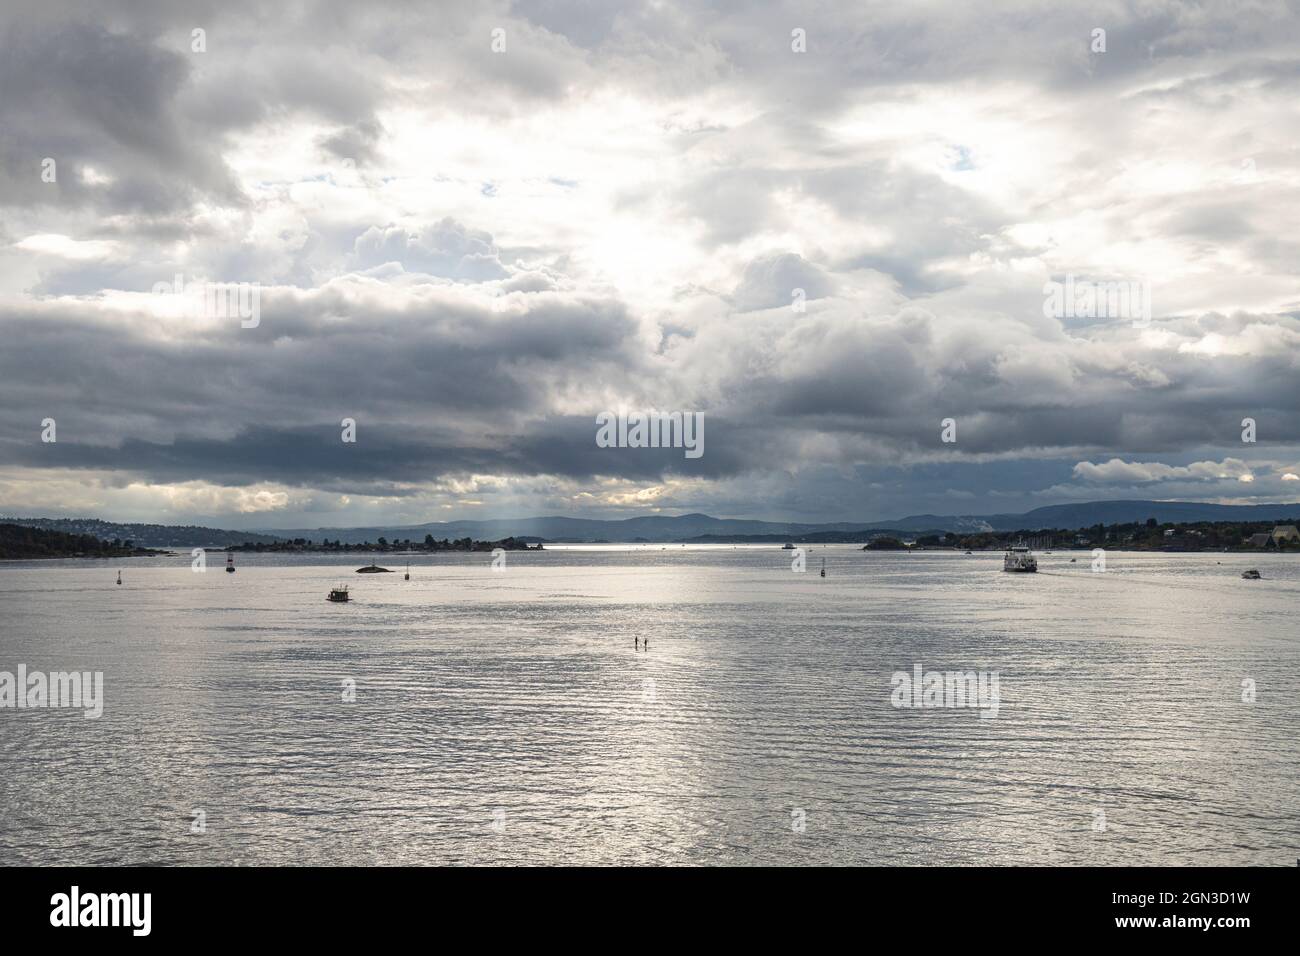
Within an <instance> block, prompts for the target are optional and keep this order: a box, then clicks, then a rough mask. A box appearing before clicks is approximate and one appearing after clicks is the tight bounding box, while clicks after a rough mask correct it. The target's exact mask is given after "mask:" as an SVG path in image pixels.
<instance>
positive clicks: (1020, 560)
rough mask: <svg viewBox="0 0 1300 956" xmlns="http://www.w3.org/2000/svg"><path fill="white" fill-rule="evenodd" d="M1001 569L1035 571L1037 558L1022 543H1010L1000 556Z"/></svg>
mask: <svg viewBox="0 0 1300 956" xmlns="http://www.w3.org/2000/svg"><path fill="white" fill-rule="evenodd" d="M1002 570H1003V571H1037V570H1038V559H1037V558H1035V557H1034V553H1033V552H1032V551H1030V550H1029V548H1027V547H1026V546H1025V545H1023V544H1017V545H1012V546H1011V547H1010V548H1008V549H1007V553H1006V554H1005V555H1004V556H1003V557H1002Z"/></svg>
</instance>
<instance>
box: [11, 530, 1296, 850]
mask: <svg viewBox="0 0 1300 956" xmlns="http://www.w3.org/2000/svg"><path fill="white" fill-rule="evenodd" d="M1071 557H1074V558H1077V560H1078V563H1076V564H1071V563H1069V562H1070V558H1071ZM823 558H824V559H825V561H826V567H827V577H826V578H824V579H823V578H821V577H819V576H818V574H817V571H818V569H819V568H820V566H821V562H822V560H823ZM1040 562H1041V565H1040V566H1041V568H1042V573H1040V574H1038V575H1011V574H1004V573H1002V572H1001V570H1000V568H1001V556H1000V555H992V554H978V555H961V554H946V553H922V554H864V553H862V552H860V551H857V550H854V549H851V548H848V547H825V548H822V547H819V548H815V549H813V550H812V551H811V552H810V553H809V555H808V569H809V570H808V573H806V574H795V573H792V572H791V570H790V555H789V554H788V553H785V554H783V553H782V552H781V551H779V550H776V549H773V548H761V549H760V548H737V549H732V548H730V547H729V546H727V547H718V548H708V549H683V548H680V547H669V548H667V549H660V548H659V547H658V546H654V547H646V548H641V549H628V548H623V549H617V548H611V549H571V550H549V551H546V552H544V553H531V554H516V553H511V554H510V555H509V556H508V558H507V567H506V569H505V570H504V571H502V572H493V571H492V570H490V556H488V555H454V556H437V557H428V556H418V557H415V558H413V563H412V567H411V580H410V581H409V582H408V581H404V580H403V579H402V574H401V573H400V572H401V570H402V567H403V563H404V559H400V558H394V559H390V561H389V566H390V567H394V568H396V569H398V573H396V574H390V575H368V576H367V575H356V574H353V573H352V569H353V568H355V567H357V566H360V565H361V564H365V563H368V559H360V558H357V557H351V558H342V559H338V560H337V561H336V560H334V559H332V558H324V557H314V556H313V557H306V558H298V559H287V558H279V557H272V556H266V557H260V558H259V557H256V556H241V557H240V559H239V563H240V567H239V571H238V572H237V573H236V574H233V575H227V574H224V573H222V572H221V569H220V567H219V566H218V565H219V562H214V566H213V567H212V568H211V570H209V571H208V572H207V573H205V574H195V573H193V572H191V571H190V568H189V558H188V555H186V556H178V557H175V558H169V559H149V560H138V561H126V562H119V563H115V564H112V565H109V564H105V563H92V562H26V563H20V564H8V565H0V670H6V671H11V672H12V671H15V670H16V668H17V665H18V664H20V663H21V664H26V665H27V667H28V669H29V670H40V671H56V670H72V669H76V670H92V671H93V670H100V671H103V672H104V681H105V698H106V701H105V707H104V715H103V717H102V718H100V719H98V720H87V719H85V718H84V717H83V716H82V715H81V713H80V712H79V711H68V710H21V711H19V710H10V709H4V710H0V863H20V862H24V863H55V862H60V863H87V864H107V863H140V864H149V863H164V864H176V863H181V864H200V863H219V864H235V863H244V864H250V863H279V864H298V863H362V864H366V863H402V864H408V863H413V864H418V863H499V862H500V863H504V862H519V863H663V864H683V863H737V864H751V863H788V864H808V863H838V864H850V863H893V864H912V865H928V864H956V863H1038V864H1047V863H1052V864H1084V863H1089V864H1092V863H1095V864H1157V863H1172V864H1212V863H1224V864H1248V863H1249V864H1276V865H1292V866H1293V865H1295V861H1296V859H1297V858H1298V857H1300V807H1298V803H1300V786H1297V783H1298V778H1300V713H1298V708H1297V704H1298V703H1300V651H1298V649H1297V647H1298V643H1297V642H1298V641H1300V558H1297V557H1286V556H1283V557H1254V556H1250V557H1246V556H1240V555H1212V554H1196V555H1190V554H1189V555H1179V554H1154V555H1137V554H1121V553H1111V554H1110V555H1108V570H1107V571H1106V573H1104V574H1095V573H1091V571H1090V558H1089V556H1088V555H1087V553H1086V552H1074V553H1071V552H1056V553H1055V554H1050V555H1040ZM1220 562H1222V563H1220ZM118 566H121V567H123V568H124V572H123V573H124V577H123V581H124V583H123V585H122V586H121V587H120V588H119V587H116V586H115V585H114V583H113V581H114V574H115V571H116V568H117V567H118ZM1248 566H1254V567H1258V568H1259V569H1260V571H1261V572H1262V573H1263V575H1264V580H1261V581H1253V582H1252V581H1244V580H1242V579H1241V577H1240V572H1241V570H1242V569H1243V568H1245V567H1248ZM344 579H346V583H348V584H349V585H350V586H351V587H352V593H353V597H354V600H353V602H352V603H350V604H346V605H336V604H329V603H327V602H326V601H325V594H326V592H327V591H328V590H329V588H330V587H331V586H332V585H334V584H336V583H338V582H339V581H341V580H344ZM638 637H639V638H648V639H649V642H650V646H649V650H648V651H639V652H638V651H636V650H634V648H633V642H634V638H638ZM916 664H920V665H922V667H923V668H924V669H925V670H962V671H967V670H975V671H990V672H991V671H996V672H997V673H998V677H999V689H1000V706H999V709H998V713H997V716H996V717H992V718H981V717H980V716H979V713H978V712H977V711H976V710H972V709H955V708H953V709H942V708H941V709H896V708H895V707H893V706H892V705H891V703H890V694H891V691H892V689H893V688H892V686H891V675H892V674H893V673H894V672H895V671H900V670H901V671H907V672H909V673H910V672H911V671H912V669H913V667H914V665H916ZM348 680H351V681H355V687H356V700H355V702H351V703H349V702H345V701H344V700H343V693H344V691H343V688H344V682H345V681H348ZM1247 680H1250V681H1254V687H1255V692H1256V699H1255V700H1254V702H1253V703H1251V702H1245V701H1243V699H1242V698H1243V681H1247ZM197 810H202V811H203V812H204V816H205V820H206V832H205V833H193V832H191V830H192V828H193V825H194V820H195V812H196V811H197ZM801 822H802V825H803V829H802V832H800V830H799V825H800V823H801Z"/></svg>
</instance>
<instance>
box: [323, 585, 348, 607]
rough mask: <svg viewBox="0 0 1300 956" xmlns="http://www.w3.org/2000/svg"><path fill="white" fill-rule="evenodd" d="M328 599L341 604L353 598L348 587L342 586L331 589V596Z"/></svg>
mask: <svg viewBox="0 0 1300 956" xmlns="http://www.w3.org/2000/svg"><path fill="white" fill-rule="evenodd" d="M328 600H330V601H334V602H335V603H340V604H341V603H343V602H345V601H349V600H351V598H349V597H348V589H347V588H346V587H342V586H340V587H337V588H331V589H330V596H329V598H328Z"/></svg>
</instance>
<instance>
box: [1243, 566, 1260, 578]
mask: <svg viewBox="0 0 1300 956" xmlns="http://www.w3.org/2000/svg"><path fill="white" fill-rule="evenodd" d="M1241 576H1242V577H1243V578H1245V579H1246V580H1247V581H1258V580H1259V572H1258V571H1256V570H1255V569H1254V568H1251V569H1250V570H1249V571H1242V572H1241Z"/></svg>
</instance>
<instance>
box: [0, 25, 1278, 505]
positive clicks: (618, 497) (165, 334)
mask: <svg viewBox="0 0 1300 956" xmlns="http://www.w3.org/2000/svg"><path fill="white" fill-rule="evenodd" d="M19 6H23V7H26V9H23V10H21V11H19V10H18V9H17V8H18V7H19ZM1099 29H1100V30H1104V31H1105V36H1104V46H1105V49H1104V52H1102V51H1100V50H1099V49H1097V48H1098V46H1099V41H1098V39H1097V34H1096V33H1095V31H1097V30H1099ZM196 30H201V31H203V32H202V33H201V34H196V33H195V32H194V31H196ZM800 31H801V32H800ZM494 47H495V49H494ZM502 47H503V48H502ZM799 47H804V49H803V50H802V51H801V50H799V49H797V48H799ZM1298 94H1300V10H1297V7H1296V5H1295V4H1293V3H1285V2H1268V0H1263V2H1222V3H1213V4H1204V5H1200V4H1191V3H1165V2H1133V3H1089V4H1078V5H1075V4H1067V3H1061V2H1059V0H1045V2H1013V3H999V4H992V5H990V4H974V5H970V4H942V5H940V4H934V5H931V4H927V3H906V4H902V3H896V2H889V3H879V4H877V3H863V2H856V0H855V2H848V0H846V2H816V3H807V2H805V3H761V4H760V3H744V2H733V3H718V4H709V3H699V2H694V3H685V2H673V0H660V2H647V3H635V2H628V3H621V4H619V3H597V2H590V3H587V2H579V0H534V2H520V3H507V2H488V3H468V2H461V3H419V4H416V3H396V2H388V3H385V2H366V3H354V2H319V3H314V2H306V0H304V2H297V3H286V4H269V3H266V4H248V3H241V2H238V0H220V2H212V3H206V2H194V3H188V4H185V3H172V2H161V0H160V2H136V0H133V2H126V0H119V2H101V3H97V4H94V5H85V4H80V3H76V4H72V3H64V2H61V0H44V2H42V3H40V4H33V5H18V4H6V5H5V7H4V12H3V13H0V343H2V344H0V513H7V514H20V515H55V516H59V515H62V516H73V515H93V516H98V517H105V518H110V519H119V520H151V521H160V522H166V523H178V522H191V521H195V522H202V523H208V524H218V525H224V526H229V527H277V526H279V527H304V526H308V527H313V526H328V525H349V524H370V523H378V522H385V523H408V522H409V523H418V522H422V521H434V520H450V519H453V518H461V517H505V516H512V515H525V514H571V515H583V516H590V517H624V516H627V515H631V514H644V513H651V512H659V513H667V514H675V513H682V512H687V511H703V512H707V513H710V514H714V515H718V516H729V517H755V518H773V519H779V518H790V519H798V520H840V519H854V518H857V519H874V518H889V517H896V516H900V515H904V514H909V513H916V512H938V513H950V514H951V513H972V514H979V513H991V512H1008V511H1022V510H1027V509H1029V508H1033V507H1037V506H1040V505H1044V504H1052V503H1056V502H1061V501H1068V500H1090V499H1100V498H1132V497H1140V498H1161V499H1188V500H1202V501H1221V502H1272V501H1297V500H1300V477H1298V476H1300V397H1298V396H1300V389H1298V388H1297V384H1298V382H1300V378H1298V377H1297V371H1300V369H1298V366H1300V285H1298V283H1297V271H1298V270H1300V240H1298V239H1297V235H1296V226H1297V223H1298V222H1300V202H1298V201H1297V200H1300V95H1298ZM47 160H53V161H54V162H53V163H52V164H51V163H47V162H46V161H47ZM51 180H52V181H51ZM177 275H181V276H183V277H184V278H183V281H184V282H186V283H202V282H207V283H249V284H252V283H256V284H257V289H258V295H259V300H258V301H259V310H260V316H259V319H258V321H257V324H256V326H255V327H245V325H247V324H248V323H245V322H241V321H240V317H239V316H238V315H233V314H231V315H226V314H213V311H212V310H208V311H206V312H205V311H203V310H201V309H196V308H188V307H185V306H184V305H183V304H182V305H179V306H178V302H182V303H183V301H188V300H186V299H185V297H184V296H177V295H175V294H174V293H173V294H170V295H169V294H167V293H164V292H160V291H158V290H157V288H156V287H158V286H159V284H160V283H167V284H169V285H171V284H173V283H174V279H175V277H176V276H177ZM1066 276H1074V277H1077V278H1078V279H1080V280H1086V281H1093V282H1115V281H1140V282H1145V283H1148V286H1147V288H1149V290H1150V297H1151V311H1152V317H1151V320H1150V322H1134V321H1132V320H1130V319H1129V318H1127V317H1121V318H1115V317H1113V316H1111V317H1105V316H1103V317H1092V318H1071V317H1055V316H1052V315H1048V314H1045V311H1044V302H1045V298H1046V297H1045V293H1044V284H1045V283H1046V282H1048V281H1051V280H1063V279H1064V277H1066ZM249 288H251V285H250V286H249ZM796 289H801V290H803V292H802V295H801V297H800V296H799V295H796V294H795V293H794V290H796ZM218 311H219V310H218ZM620 409H625V410H630V411H635V410H640V409H659V410H665V411H669V410H683V411H698V412H703V413H704V416H705V422H706V425H705V446H704V447H705V453H704V455H703V456H702V457H700V458H698V459H688V458H686V457H685V456H684V455H683V454H682V453H681V451H680V450H677V451H663V450H650V449H628V448H599V447H597V445H596V442H595V432H596V427H595V416H596V415H597V414H598V413H600V412H602V411H618V410H620ZM1248 417H1249V418H1252V419H1254V420H1255V422H1256V430H1257V432H1256V437H1257V441H1255V442H1253V443H1249V442H1243V440H1242V424H1241V423H1242V419H1243V418H1248ZM344 418H351V419H354V420H355V421H356V423H357V424H356V442H355V443H347V442H344V441H342V428H341V422H342V420H343V419H344ZM945 418H951V419H953V420H954V421H955V422H956V439H957V440H956V441H955V442H944V441H942V440H941V428H942V426H941V422H942V420H943V419H945ZM46 419H54V421H55V423H56V427H55V436H54V437H55V438H56V440H55V441H53V442H50V441H43V440H42V432H43V426H42V422H43V421H44V420H46Z"/></svg>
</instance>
